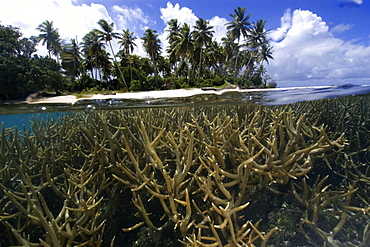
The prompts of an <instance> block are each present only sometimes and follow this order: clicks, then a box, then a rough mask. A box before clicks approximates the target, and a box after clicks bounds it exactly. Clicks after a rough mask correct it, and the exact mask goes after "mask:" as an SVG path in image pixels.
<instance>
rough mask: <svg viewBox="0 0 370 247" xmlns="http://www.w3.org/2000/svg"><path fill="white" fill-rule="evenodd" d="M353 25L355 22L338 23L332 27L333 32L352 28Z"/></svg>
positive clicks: (341, 31)
mask: <svg viewBox="0 0 370 247" xmlns="http://www.w3.org/2000/svg"><path fill="white" fill-rule="evenodd" d="M353 26H354V25H353V24H345V23H341V24H338V25H336V26H334V27H333V28H332V29H331V32H332V33H343V32H345V31H348V30H350V29H351V28H352V27H353Z"/></svg>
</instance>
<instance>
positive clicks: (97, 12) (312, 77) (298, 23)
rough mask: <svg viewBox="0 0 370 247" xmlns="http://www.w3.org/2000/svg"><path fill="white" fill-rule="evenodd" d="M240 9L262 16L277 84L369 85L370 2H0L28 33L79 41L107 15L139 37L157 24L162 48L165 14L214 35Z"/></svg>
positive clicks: (0, 10)
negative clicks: (48, 24)
mask: <svg viewBox="0 0 370 247" xmlns="http://www.w3.org/2000/svg"><path fill="white" fill-rule="evenodd" d="M238 6H240V7H246V8H247V13H252V16H251V19H250V20H251V21H257V20H258V19H264V20H266V21H267V23H266V28H267V29H268V30H270V38H271V40H272V45H273V46H274V54H273V56H274V58H275V59H274V60H273V61H271V62H270V64H266V68H267V71H268V73H269V74H270V76H271V77H272V78H273V79H274V80H276V81H277V83H278V86H279V87H285V86H313V85H337V84H344V83H353V84H370V28H369V23H370V0H230V1H226V0H213V1H212V0H180V1H172V0H171V1H168V0H153V1H150V0H32V1H30V0H0V21H1V24H2V25H13V26H17V27H20V28H21V31H22V32H23V34H24V36H26V37H29V36H31V35H38V31H37V30H36V27H37V26H38V25H39V24H40V23H41V22H43V21H45V20H53V21H54V25H55V27H57V28H58V29H59V33H60V35H61V37H62V38H65V39H69V38H74V37H76V36H77V38H78V39H79V40H80V41H81V40H82V37H83V36H84V35H85V34H86V33H87V32H88V31H90V30H92V29H93V28H98V26H97V21H98V20H99V19H106V20H107V21H110V22H114V23H115V27H116V29H117V31H118V32H120V31H122V29H126V28H129V29H130V30H131V31H134V32H135V34H136V35H137V36H138V37H142V33H143V32H144V31H145V29H146V28H152V29H155V30H156V31H157V32H158V33H159V34H160V38H161V40H162V42H163V47H165V46H166V44H167V42H166V40H165V37H166V35H167V33H166V31H165V29H166V23H167V21H169V20H170V19H171V18H177V19H178V20H179V21H180V22H187V23H189V24H190V25H193V24H194V23H195V21H196V20H197V18H200V17H201V18H204V19H207V20H209V21H210V23H211V25H213V26H214V27H215V31H216V32H215V39H216V40H220V39H221V37H222V36H224V35H225V32H226V28H225V26H224V24H225V23H226V22H228V21H231V17H230V16H229V14H231V13H233V10H234V9H235V8H236V7H238ZM137 45H138V48H137V49H136V51H135V52H136V53H137V54H139V55H141V56H145V53H144V51H143V49H142V47H141V44H140V39H138V40H137ZM117 49H118V47H117ZM39 53H41V54H46V49H45V47H39Z"/></svg>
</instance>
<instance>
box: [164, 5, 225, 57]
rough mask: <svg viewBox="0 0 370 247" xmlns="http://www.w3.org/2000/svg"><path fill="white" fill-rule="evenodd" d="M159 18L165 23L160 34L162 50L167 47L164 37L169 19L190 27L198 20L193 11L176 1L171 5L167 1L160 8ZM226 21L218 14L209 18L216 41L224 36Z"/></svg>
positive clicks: (166, 33)
mask: <svg viewBox="0 0 370 247" xmlns="http://www.w3.org/2000/svg"><path fill="white" fill-rule="evenodd" d="M160 11H161V14H162V15H161V19H162V20H163V22H164V23H165V25H166V28H165V30H164V32H163V33H162V34H161V35H160V39H161V41H162V44H163V47H164V49H163V51H165V49H167V47H168V41H167V40H166V37H167V35H168V32H167V31H166V30H167V28H168V25H167V23H168V22H169V21H170V20H171V19H177V20H178V22H179V24H180V25H181V24H182V23H187V24H189V25H190V27H191V28H192V27H193V26H194V25H195V22H196V21H197V20H198V17H197V16H196V15H195V14H194V13H193V11H192V10H191V9H189V8H187V7H180V5H179V4H178V3H176V4H175V5H173V4H172V3H171V2H168V3H167V6H166V8H161V9H160ZM227 22H228V21H227V20H226V19H225V18H221V17H218V16H214V17H213V18H212V19H211V20H209V25H210V26H213V30H214V31H215V32H214V34H213V38H214V39H216V40H217V41H221V38H222V37H225V34H226V31H227V30H226V27H225V24H226V23H227Z"/></svg>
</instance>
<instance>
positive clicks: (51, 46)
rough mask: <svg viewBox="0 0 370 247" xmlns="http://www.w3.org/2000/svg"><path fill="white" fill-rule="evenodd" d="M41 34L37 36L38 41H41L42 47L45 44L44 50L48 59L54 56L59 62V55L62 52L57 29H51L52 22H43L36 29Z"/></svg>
mask: <svg viewBox="0 0 370 247" xmlns="http://www.w3.org/2000/svg"><path fill="white" fill-rule="evenodd" d="M36 29H37V30H38V31H40V32H41V34H39V36H38V40H39V41H42V45H45V43H46V49H47V50H48V53H49V57H51V55H54V56H55V57H56V58H57V61H58V62H59V56H58V55H59V54H60V52H61V50H62V47H61V44H60V43H61V40H60V35H59V33H58V28H54V27H53V21H48V20H46V21H44V22H43V23H41V24H40V25H39V26H38V27H37V28H36Z"/></svg>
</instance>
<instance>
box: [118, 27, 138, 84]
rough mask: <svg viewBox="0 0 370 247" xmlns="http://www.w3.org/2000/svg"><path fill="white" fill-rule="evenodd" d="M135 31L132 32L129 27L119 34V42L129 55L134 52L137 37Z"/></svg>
mask: <svg viewBox="0 0 370 247" xmlns="http://www.w3.org/2000/svg"><path fill="white" fill-rule="evenodd" d="M136 38H137V37H134V32H130V31H129V30H128V29H126V30H123V33H122V34H121V35H120V36H119V41H118V44H120V48H122V47H123V50H124V51H125V53H126V54H127V55H131V54H132V53H133V52H134V49H135V46H137V45H136V44H135V39H136ZM129 64H130V78H131V80H132V66H131V63H129Z"/></svg>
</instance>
